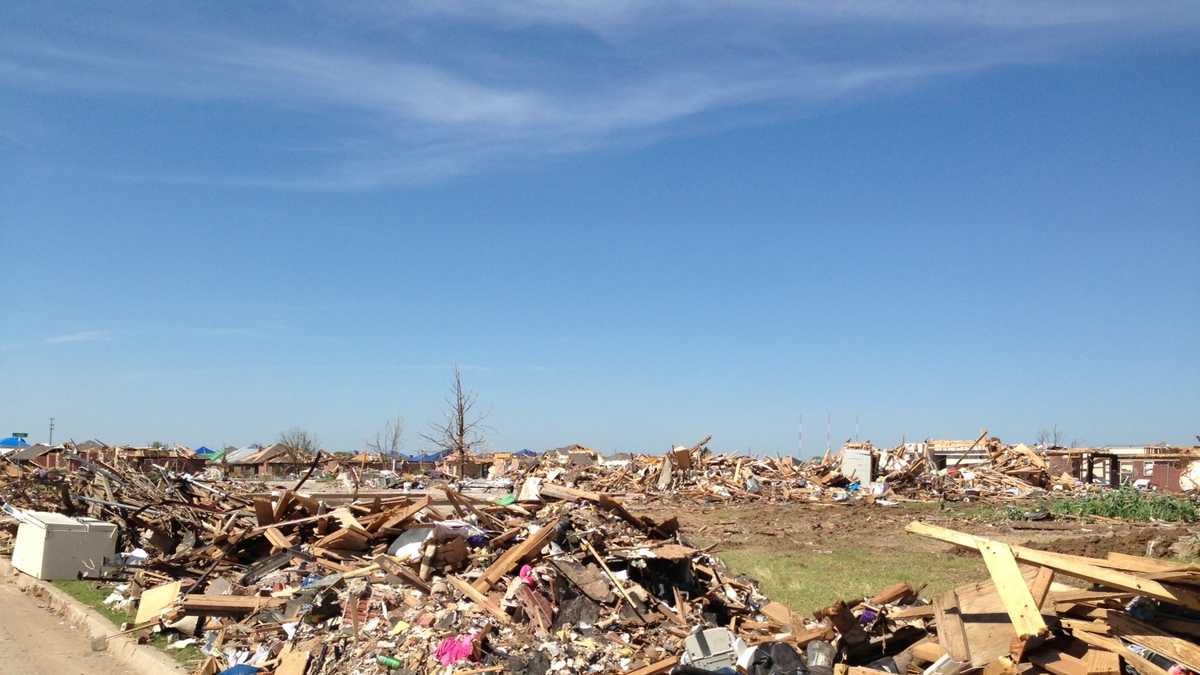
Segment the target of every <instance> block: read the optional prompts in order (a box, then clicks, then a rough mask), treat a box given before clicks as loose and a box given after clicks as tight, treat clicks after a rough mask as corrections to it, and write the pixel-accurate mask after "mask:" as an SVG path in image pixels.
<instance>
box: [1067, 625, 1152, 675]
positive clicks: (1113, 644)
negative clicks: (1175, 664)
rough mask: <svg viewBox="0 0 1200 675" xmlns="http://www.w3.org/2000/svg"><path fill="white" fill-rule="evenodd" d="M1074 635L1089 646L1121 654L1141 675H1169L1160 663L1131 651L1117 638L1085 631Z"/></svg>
mask: <svg viewBox="0 0 1200 675" xmlns="http://www.w3.org/2000/svg"><path fill="white" fill-rule="evenodd" d="M1074 636H1075V639H1076V640H1079V641H1080V642H1084V643H1086V644H1088V645H1089V646H1092V647H1099V648H1100V649H1106V650H1108V651H1110V652H1112V653H1114V654H1116V655H1118V656H1120V657H1121V658H1123V659H1125V661H1126V662H1128V663H1129V665H1131V666H1133V668H1134V670H1136V671H1138V673H1140V674H1141V675H1167V671H1166V670H1164V669H1163V668H1160V667H1159V666H1158V664H1156V663H1154V662H1153V661H1151V660H1150V659H1147V658H1146V657H1144V656H1142V655H1141V654H1138V653H1137V652H1134V651H1131V650H1130V649H1129V648H1128V647H1126V646H1125V643H1124V642H1121V641H1120V640H1118V639H1116V638H1112V637H1105V636H1103V635H1096V634H1095V633H1088V632H1085V631H1076V632H1075V633H1074Z"/></svg>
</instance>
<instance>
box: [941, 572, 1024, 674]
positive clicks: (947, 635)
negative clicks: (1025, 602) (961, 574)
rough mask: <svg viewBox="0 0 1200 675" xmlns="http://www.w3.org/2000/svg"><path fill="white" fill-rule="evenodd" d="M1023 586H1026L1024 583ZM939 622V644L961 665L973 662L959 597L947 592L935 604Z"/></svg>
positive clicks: (952, 592)
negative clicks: (959, 606) (959, 605)
mask: <svg viewBox="0 0 1200 675" xmlns="http://www.w3.org/2000/svg"><path fill="white" fill-rule="evenodd" d="M1022 585H1024V584H1023V583H1022ZM933 607H934V611H935V616H936V618H935V619H934V620H935V621H936V622H937V634H938V644H940V645H941V646H942V649H944V650H946V653H947V654H949V655H950V658H951V659H954V660H955V661H958V662H959V663H970V662H971V649H970V647H968V646H967V635H966V629H965V628H964V626H963V620H962V612H961V611H960V610H959V608H958V595H957V594H955V592H954V591H946V592H945V593H943V594H942V596H941V597H940V598H938V599H937V600H936V601H935V602H934V603H933Z"/></svg>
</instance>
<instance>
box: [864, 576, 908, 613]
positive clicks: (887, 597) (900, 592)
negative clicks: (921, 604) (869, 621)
mask: <svg viewBox="0 0 1200 675" xmlns="http://www.w3.org/2000/svg"><path fill="white" fill-rule="evenodd" d="M912 595H915V593H914V592H913V589H912V586H909V585H908V582H906V581H901V582H899V583H895V584H892V585H891V586H888V587H887V588H885V589H883V590H882V591H879V592H878V593H876V594H875V595H873V596H871V599H870V600H867V604H868V605H871V606H873V607H879V606H880V605H886V604H888V603H892V602H896V601H898V600H902V599H904V598H907V597H910V596H912Z"/></svg>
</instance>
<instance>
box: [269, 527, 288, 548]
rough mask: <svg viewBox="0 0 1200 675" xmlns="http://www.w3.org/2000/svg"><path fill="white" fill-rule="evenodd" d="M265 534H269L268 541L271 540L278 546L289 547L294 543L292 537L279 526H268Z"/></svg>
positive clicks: (273, 544) (272, 543)
mask: <svg viewBox="0 0 1200 675" xmlns="http://www.w3.org/2000/svg"><path fill="white" fill-rule="evenodd" d="M264 534H266V535H267V541H269V542H271V545H272V546H274V547H276V548H279V549H288V548H291V547H292V546H293V545H294V544H293V542H292V539H291V537H288V536H287V535H286V534H284V533H283V532H280V531H279V528H277V527H268V528H267V529H266V531H265V532H264Z"/></svg>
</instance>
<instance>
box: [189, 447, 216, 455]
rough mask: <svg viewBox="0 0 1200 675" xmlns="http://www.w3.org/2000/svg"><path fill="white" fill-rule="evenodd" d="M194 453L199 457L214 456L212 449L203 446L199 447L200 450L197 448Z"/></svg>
mask: <svg viewBox="0 0 1200 675" xmlns="http://www.w3.org/2000/svg"><path fill="white" fill-rule="evenodd" d="M193 452H195V453H196V454H197V455H211V454H213V451H212V450H211V449H209V448H206V447H204V446H203V445H202V446H200V447H198V448H196V449H195V450H194V451H193Z"/></svg>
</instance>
